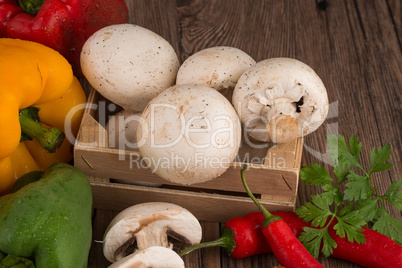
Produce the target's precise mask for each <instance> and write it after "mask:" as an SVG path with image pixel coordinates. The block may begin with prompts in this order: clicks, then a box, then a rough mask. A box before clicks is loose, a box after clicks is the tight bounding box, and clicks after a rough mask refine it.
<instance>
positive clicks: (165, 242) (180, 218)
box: [103, 202, 202, 262]
mask: <svg viewBox="0 0 402 268" xmlns="http://www.w3.org/2000/svg"><path fill="white" fill-rule="evenodd" d="M201 238H202V229H201V225H200V223H199V221H198V220H197V219H196V218H195V217H194V215H193V214H192V213H191V212H189V211H188V210H186V209H185V208H183V207H181V206H178V205H175V204H171V203H165V202H148V203H142V204H138V205H134V206H131V207H129V208H127V209H125V210H123V211H121V212H120V213H119V214H118V215H117V216H116V217H115V218H114V219H113V220H112V221H111V222H110V224H109V226H108V228H107V229H106V232H105V236H104V241H103V254H104V256H105V257H106V259H107V260H108V261H110V262H116V261H118V260H121V259H122V258H124V257H125V256H128V255H130V254H131V253H133V252H137V251H141V250H144V249H147V248H149V247H152V246H161V247H166V248H171V249H173V248H176V247H177V248H180V247H181V246H183V247H187V246H189V245H194V244H198V243H200V241H201Z"/></svg>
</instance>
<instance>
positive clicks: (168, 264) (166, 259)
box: [109, 246, 184, 268]
mask: <svg viewBox="0 0 402 268" xmlns="http://www.w3.org/2000/svg"><path fill="white" fill-rule="evenodd" d="M138 267H141V268H172V267H177V268H180V267H183V268H184V261H183V259H182V258H181V257H180V256H179V255H178V254H177V253H176V252H174V251H173V250H171V249H169V248H165V247H159V246H153V247H149V248H147V249H144V250H141V251H139V252H136V253H132V254H130V255H128V256H126V257H124V258H123V259H121V260H119V261H117V262H115V263H113V264H112V265H110V266H109V268H138Z"/></svg>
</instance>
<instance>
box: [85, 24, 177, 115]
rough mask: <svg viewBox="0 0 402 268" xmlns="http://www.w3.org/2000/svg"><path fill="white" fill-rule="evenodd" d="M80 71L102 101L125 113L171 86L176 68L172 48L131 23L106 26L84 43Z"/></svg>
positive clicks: (140, 109)
mask: <svg viewBox="0 0 402 268" xmlns="http://www.w3.org/2000/svg"><path fill="white" fill-rule="evenodd" d="M81 67H82V72H83V74H84V75H85V77H86V78H87V80H88V82H89V83H90V84H91V85H92V86H93V87H94V88H95V89H96V90H97V91H98V92H99V93H100V94H102V95H103V96H104V97H105V98H107V99H109V100H111V101H112V102H114V103H115V104H118V105H120V106H122V107H123V108H124V109H125V110H131V111H142V110H143V109H144V108H145V106H146V105H147V104H148V102H149V101H150V100H151V99H152V98H154V97H155V96H156V95H157V94H158V93H159V92H161V91H162V90H164V89H166V88H168V87H170V86H172V85H173V84H174V82H175V79H176V74H177V70H178V68H179V59H178V57H177V54H176V52H175V51H174V49H173V47H172V46H171V45H170V44H169V43H168V42H167V41H166V40H165V39H163V38H162V37H161V36H159V35H157V34H156V33H154V32H152V31H150V30H148V29H145V28H142V27H140V26H137V25H133V24H117V25H111V26H107V27H105V28H102V29H100V30H99V31H97V32H95V33H94V34H93V35H92V36H91V37H90V38H88V40H87V41H86V42H85V44H84V46H83V48H82V52H81Z"/></svg>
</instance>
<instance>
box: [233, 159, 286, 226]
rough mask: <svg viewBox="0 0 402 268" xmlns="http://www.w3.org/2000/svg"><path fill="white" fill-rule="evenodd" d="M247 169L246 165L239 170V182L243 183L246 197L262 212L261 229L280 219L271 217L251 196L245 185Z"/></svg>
mask: <svg viewBox="0 0 402 268" xmlns="http://www.w3.org/2000/svg"><path fill="white" fill-rule="evenodd" d="M247 169H248V166H247V165H243V166H242V168H241V181H242V183H243V186H244V189H245V190H246V192H247V195H248V196H249V197H250V198H251V199H252V200H253V202H254V203H255V204H256V205H257V207H258V208H259V209H260V211H261V212H262V214H263V215H264V222H263V224H262V227H264V228H265V227H267V226H268V225H269V224H270V223H272V222H274V221H279V220H281V219H282V218H281V217H279V216H276V215H272V214H271V213H269V211H268V210H267V209H266V208H265V207H264V206H263V205H262V204H261V203H260V202H258V200H257V198H255V196H254V195H253V193H252V192H251V190H250V188H249V187H248V185H247V182H246V176H245V174H244V173H245V171H246V170H247Z"/></svg>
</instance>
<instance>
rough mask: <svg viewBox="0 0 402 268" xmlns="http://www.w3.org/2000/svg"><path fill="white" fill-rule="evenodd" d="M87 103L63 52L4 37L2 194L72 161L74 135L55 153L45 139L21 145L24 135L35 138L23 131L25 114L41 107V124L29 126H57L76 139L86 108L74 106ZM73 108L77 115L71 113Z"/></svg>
mask: <svg viewBox="0 0 402 268" xmlns="http://www.w3.org/2000/svg"><path fill="white" fill-rule="evenodd" d="M85 102H86V96H85V93H84V91H83V89H82V87H81V84H80V83H79V81H78V80H77V78H76V77H74V76H73V71H72V68H71V65H70V64H69V63H68V62H67V60H66V59H65V58H64V57H63V56H61V55H60V54H59V53H58V52H56V51H55V50H53V49H51V48H48V47H46V46H44V45H41V44H39V43H35V42H31V41H23V40H19V39H9V38H0V107H1V108H2V112H1V113H0V140H1V146H0V196H1V195H3V194H4V193H7V191H8V190H9V189H10V187H11V186H12V184H13V183H14V182H15V180H16V179H18V178H19V177H20V176H22V175H24V174H26V173H28V172H30V171H35V170H45V169H47V167H49V166H50V165H51V164H53V163H56V162H65V163H67V162H69V161H71V159H72V142H73V141H70V140H71V137H70V140H69V139H67V138H65V139H64V140H62V139H61V140H60V141H62V143H61V145H57V147H58V148H53V149H54V150H56V149H57V151H56V152H50V151H48V150H46V149H44V148H42V145H40V142H39V141H40V140H41V138H42V137H36V136H34V138H33V139H32V140H25V141H23V142H20V141H21V135H24V134H28V133H29V134H28V136H31V132H30V131H28V129H27V130H25V128H24V129H23V130H21V125H22V124H23V123H22V122H23V121H21V118H22V116H20V115H21V114H22V113H21V111H24V110H23V109H24V108H28V107H31V106H33V107H37V108H39V112H38V115H39V118H40V123H39V124H38V123H37V122H35V121H34V120H33V121H32V120H31V121H28V122H29V124H31V125H32V124H33V125H34V127H35V128H36V127H39V128H42V129H44V130H45V131H47V130H49V131H50V130H52V129H53V127H55V128H58V129H59V130H61V131H63V132H66V131H67V132H68V133H71V134H72V135H73V136H75V135H76V134H77V132H78V128H79V124H80V122H81V118H82V114H83V109H82V108H81V109H73V108H74V107H77V105H82V106H83V104H84V103H85ZM25 110H26V109H25ZM73 110H77V112H75V113H73V114H71V113H70V111H73ZM24 122H25V121H24ZM35 123H37V125H38V126H36V125H35ZM24 126H25V124H24ZM24 126H23V127H24ZM65 126H66V127H67V128H68V129H66V128H65ZM61 131H60V132H61ZM41 133H42V132H41ZM61 134H62V135H60V137H64V136H65V135H64V134H63V133H62V132H61ZM38 140H39V141H38Z"/></svg>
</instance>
